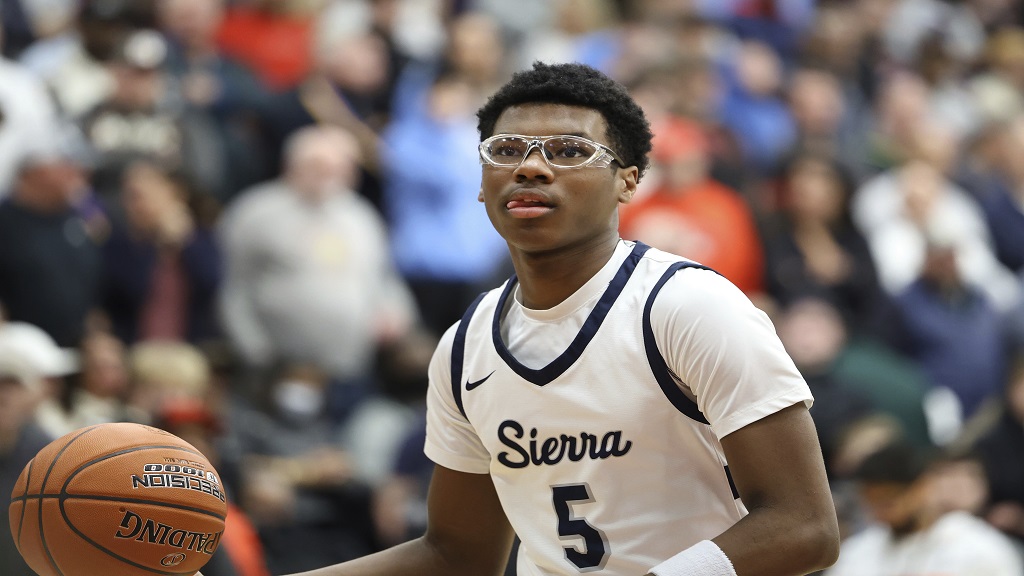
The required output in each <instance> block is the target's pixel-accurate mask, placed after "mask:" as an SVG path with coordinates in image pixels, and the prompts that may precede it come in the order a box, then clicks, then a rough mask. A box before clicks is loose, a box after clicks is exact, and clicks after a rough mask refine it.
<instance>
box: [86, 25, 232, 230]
mask: <svg viewBox="0 0 1024 576" xmlns="http://www.w3.org/2000/svg"><path fill="white" fill-rule="evenodd" d="M167 56H168V48H167V43H166V41H165V40H164V39H163V37H162V36H161V35H160V34H159V33H157V32H155V31H153V30H149V29H146V30H136V31H134V32H132V33H130V34H129V35H128V36H127V37H125V38H123V39H122V40H121V41H120V42H119V44H118V47H117V49H116V52H115V54H114V55H113V59H112V60H111V61H110V62H109V63H108V67H109V69H110V72H111V74H112V75H113V78H114V90H113V91H112V92H111V94H110V95H109V96H108V97H107V99H106V100H104V101H102V102H101V103H100V104H99V105H97V106H96V107H95V108H93V109H92V110H90V111H89V112H88V113H86V114H85V115H84V116H83V117H82V118H81V120H80V125H81V126H82V129H83V131H84V132H85V134H86V137H87V139H88V141H89V143H90V145H91V146H92V148H93V149H94V150H95V153H96V156H97V166H96V170H95V171H94V173H93V175H92V184H93V187H94V188H95V189H96V192H97V194H98V195H99V196H100V197H101V198H102V199H104V200H105V201H106V202H107V203H108V204H109V206H108V208H109V209H110V210H111V211H112V213H113V214H114V215H115V219H116V217H119V216H120V209H119V208H120V207H119V206H118V205H117V203H116V201H115V200H114V199H115V198H116V197H117V192H118V190H119V186H120V183H121V172H122V171H123V170H124V168H125V167H126V166H127V165H129V164H130V163H131V162H133V161H135V160H138V159H140V158H152V159H155V160H156V161H157V162H159V163H160V164H161V165H163V166H166V167H169V168H173V169H177V170H182V171H185V172H187V173H188V174H189V175H190V176H191V177H192V178H194V179H195V180H196V182H197V183H198V184H199V186H200V188H202V189H203V190H209V191H216V190H222V189H223V187H224V182H225V178H226V169H227V168H226V167H227V164H226V159H225V152H224V147H223V142H222V141H221V140H220V139H219V138H217V134H216V131H215V129H214V127H213V125H212V123H211V121H210V119H209V117H207V116H205V115H204V114H202V113H201V112H200V111H199V110H197V109H194V108H186V107H184V106H183V104H182V102H181V101H180V100H178V99H177V98H176V92H175V91H174V90H173V89H172V85H173V84H172V82H171V80H172V79H171V76H170V75H169V74H168V73H167V71H166V65H167Z"/></svg>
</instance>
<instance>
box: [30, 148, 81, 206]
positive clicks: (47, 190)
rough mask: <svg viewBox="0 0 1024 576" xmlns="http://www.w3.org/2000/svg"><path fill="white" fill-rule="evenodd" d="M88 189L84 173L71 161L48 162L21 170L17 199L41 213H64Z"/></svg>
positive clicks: (61, 159) (34, 164)
mask: <svg viewBox="0 0 1024 576" xmlns="http://www.w3.org/2000/svg"><path fill="white" fill-rule="evenodd" d="M87 189H88V182H87V181H86V175H85V171H84V170H83V169H82V167H81V166H79V165H78V164H77V163H75V162H74V161H72V160H70V159H68V158H49V159H46V160H42V161H39V162H33V163H32V164H30V165H28V166H25V167H24V168H22V170H21V172H20V173H19V175H18V184H17V188H16V197H17V199H18V200H19V201H21V202H22V203H24V204H26V205H29V206H31V207H32V208H34V209H36V210H38V211H40V212H61V211H64V210H67V209H68V208H70V207H71V206H73V205H74V204H75V203H76V202H78V200H80V199H81V198H82V196H83V195H84V194H85V192H86V190H87Z"/></svg>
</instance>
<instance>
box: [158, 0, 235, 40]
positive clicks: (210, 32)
mask: <svg viewBox="0 0 1024 576" xmlns="http://www.w3.org/2000/svg"><path fill="white" fill-rule="evenodd" d="M158 8H159V12H158V15H159V17H160V25H161V27H162V28H163V30H164V32H166V33H167V34H168V35H169V36H171V37H172V38H174V39H176V40H177V41H178V42H181V43H182V44H183V45H185V46H187V47H202V46H206V45H208V44H210V43H212V42H213V41H214V37H215V35H216V33H217V27H218V26H219V25H220V22H221V20H222V19H223V17H224V5H223V1H222V0H161V2H160V3H159V4H158Z"/></svg>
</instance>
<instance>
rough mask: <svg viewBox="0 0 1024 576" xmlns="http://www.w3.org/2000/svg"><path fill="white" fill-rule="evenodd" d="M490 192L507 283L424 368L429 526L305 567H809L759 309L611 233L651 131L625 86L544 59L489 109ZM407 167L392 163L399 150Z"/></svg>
mask: <svg viewBox="0 0 1024 576" xmlns="http://www.w3.org/2000/svg"><path fill="white" fill-rule="evenodd" d="M478 116H479V120H480V122H479V128H480V134H481V137H482V138H483V142H482V144H481V146H480V154H481V158H482V160H483V162H484V166H483V180H482V185H481V189H480V196H479V200H480V201H481V202H483V203H484V205H485V207H486V210H487V214H488V216H489V217H490V219H491V222H492V223H493V224H494V227H495V228H496V229H497V230H498V232H499V233H500V234H501V235H502V236H503V237H504V238H505V240H506V241H507V242H508V246H509V252H510V254H511V258H512V261H513V264H514V266H515V270H516V276H515V277H513V278H512V279H510V280H509V282H507V283H506V284H505V285H504V286H502V287H500V288H498V289H496V290H493V291H491V292H488V293H486V294H484V295H482V296H481V297H480V298H479V299H478V300H477V301H476V302H475V303H474V304H473V305H472V306H471V307H470V309H469V311H467V313H466V315H465V316H464V317H463V319H462V321H461V322H460V323H458V324H457V325H456V326H453V327H452V328H451V329H449V330H448V332H447V333H446V334H445V336H444V338H443V339H442V341H441V344H440V345H439V347H438V350H437V352H436V353H435V356H434V359H433V362H432V364H431V368H430V389H429V392H428V424H427V441H426V448H425V451H426V453H427V455H428V456H429V457H430V458H431V459H432V460H434V462H435V463H436V464H437V466H436V469H435V472H434V476H433V480H432V484H431V489H430V496H429V504H428V505H429V526H428V528H427V532H426V534H425V535H424V536H422V537H421V538H419V539H416V540H413V541H411V542H408V543H405V544H402V545H399V546H396V547H394V548H391V549H388V550H386V551H384V552H380V553H378V554H374V555H372V556H368V557H365V558H361V559H359V560H355V561H353V562H348V563H345V564H341V565H337V566H332V567H328V568H323V569H321V570H316V571H313V572H308V573H306V575H305V576H376V575H382V576H383V575H405V574H410V575H411V574H415V575H417V576H432V575H437V576H442V575H443V576H453V575H465V576H482V575H497V574H500V573H501V569H502V567H503V566H504V564H505V561H506V559H507V555H508V553H509V547H510V545H511V544H512V537H513V533H515V534H517V535H518V536H519V537H520V539H521V540H522V546H521V547H520V552H519V556H518V574H519V575H520V576H540V575H545V576H547V575H558V576H568V575H573V574H580V573H593V574H607V575H617V576H641V575H643V574H655V575H657V576H673V575H682V574H687V575H703V576H712V575H715V576H717V575H734V574H738V575H741V576H746V575H750V574H758V575H759V576H773V575H777V576H782V575H794V574H805V573H807V572H812V571H814V570H817V569H820V568H823V567H825V566H828V565H829V564H831V563H832V562H833V561H834V560H835V558H836V554H837V550H838V527H837V524H836V518H835V511H834V509H833V505H832V500H831V497H830V495H829V490H828V485H827V482H826V479H825V471H824V467H823V465H822V459H821V452H820V449H819V447H818V443H817V439H816V436H815V431H814V426H813V424H812V423H811V418H810V416H809V415H808V411H807V406H808V405H809V404H810V402H811V395H810V393H809V391H808V389H807V386H806V384H805V383H804V381H803V380H802V378H801V377H800V375H799V373H798V372H797V371H796V368H795V367H794V366H793V363H792V361H791V360H790V359H789V357H788V356H787V355H786V354H785V352H784V350H783V348H782V345H781V344H780V343H779V340H778V338H777V337H776V335H775V331H774V329H773V327H772V325H771V323H770V322H769V320H768V319H767V317H766V316H765V315H764V314H763V313H762V312H760V311H759V310H757V309H756V308H754V306H752V305H751V303H750V302H749V301H748V300H747V299H746V298H745V297H743V295H742V294H741V293H740V291H739V290H737V289H736V288H735V287H734V286H732V285H731V284H730V283H729V282H728V281H726V280H725V279H723V278H722V277H721V276H719V275H717V274H716V273H714V272H712V271H709V270H706V269H702V268H701V267H700V266H699V265H697V264H695V263H693V262H689V261H687V260H684V259H683V258H681V257H679V256H674V255H671V254H667V253H664V252H660V251H658V250H655V249H649V248H648V247H647V246H644V245H642V244H639V243H633V242H627V241H624V240H622V239H620V238H619V235H618V214H617V209H618V206H619V204H622V203H626V202H628V201H629V200H630V198H631V197H632V196H633V193H634V192H635V191H636V185H637V182H638V181H639V179H640V176H641V175H642V174H643V172H644V169H645V168H646V167H647V153H648V151H649V150H650V147H651V144H650V141H651V133H650V129H649V127H648V123H647V121H646V119H645V118H644V115H643V112H642V111H641V110H640V108H639V107H638V106H637V104H636V103H635V102H634V101H633V100H632V99H631V98H630V97H629V95H628V94H627V93H626V91H625V89H624V88H623V87H622V86H621V85H619V84H616V83H615V82H613V81H612V80H610V79H608V78H607V77H605V76H603V75H602V74H600V73H599V72H597V71H595V70H593V69H591V68H588V67H585V66H581V65H577V64H561V65H551V66H549V65H544V64H539V63H538V64H535V65H534V68H533V70H531V71H525V72H522V73H519V74H517V75H516V76H515V77H514V78H513V79H512V81H511V82H509V83H508V84H507V85H505V86H504V87H503V88H501V89H500V90H499V91H498V92H497V93H496V94H495V95H494V96H493V97H492V98H491V99H490V101H489V102H488V103H487V104H486V105H485V106H484V107H483V108H482V109H481V110H480V112H479V114H478ZM399 160H400V159H399Z"/></svg>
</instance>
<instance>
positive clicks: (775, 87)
mask: <svg viewBox="0 0 1024 576" xmlns="http://www.w3.org/2000/svg"><path fill="white" fill-rule="evenodd" d="M726 78H727V80H728V84H727V86H726V90H725V94H724V96H723V98H722V101H721V108H720V110H719V114H720V117H721V120H722V123H723V124H724V125H725V126H727V127H729V128H730V129H731V130H732V132H733V134H735V135H736V138H737V139H739V141H740V143H741V145H742V148H743V152H744V155H745V157H746V159H747V161H748V162H750V163H751V164H752V165H753V167H754V168H755V169H756V170H758V171H760V172H761V173H762V174H763V173H767V172H768V171H770V170H771V169H772V168H773V167H775V166H776V165H777V164H778V162H779V161H780V160H781V159H782V157H783V155H784V154H785V153H786V152H787V151H789V149H790V148H791V147H792V146H793V143H794V141H795V139H796V126H795V125H794V123H793V117H792V114H791V113H790V111H789V109H788V108H787V107H786V105H785V103H784V102H783V101H782V99H781V98H780V91H781V89H782V81H783V67H782V62H781V60H780V59H779V56H778V54H777V53H776V52H775V51H774V50H773V49H772V48H771V47H770V46H768V45H766V44H763V43H761V42H757V41H746V42H744V43H743V44H742V46H741V47H740V48H739V50H738V52H737V54H736V57H735V61H734V62H733V63H732V68H731V69H730V70H729V73H728V74H727V75H726Z"/></svg>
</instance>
